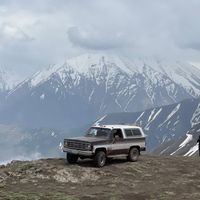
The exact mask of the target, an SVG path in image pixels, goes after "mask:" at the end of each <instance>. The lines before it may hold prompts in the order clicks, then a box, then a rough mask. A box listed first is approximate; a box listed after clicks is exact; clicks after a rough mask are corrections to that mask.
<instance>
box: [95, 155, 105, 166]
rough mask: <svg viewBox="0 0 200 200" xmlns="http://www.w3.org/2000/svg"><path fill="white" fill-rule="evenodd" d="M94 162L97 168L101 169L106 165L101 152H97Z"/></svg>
mask: <svg viewBox="0 0 200 200" xmlns="http://www.w3.org/2000/svg"><path fill="white" fill-rule="evenodd" d="M94 162H95V165H96V166H97V167H103V166H104V165H105V163H106V154H105V152H103V151H98V152H97V153H96V155H95V157H94Z"/></svg>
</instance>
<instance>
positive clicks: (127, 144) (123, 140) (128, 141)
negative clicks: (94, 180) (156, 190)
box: [63, 125, 146, 167]
mask: <svg viewBox="0 0 200 200" xmlns="http://www.w3.org/2000/svg"><path fill="white" fill-rule="evenodd" d="M145 150H146V143H145V135H144V133H143V131H142V129H141V128H140V127H138V126H132V125H96V126H92V127H91V128H90V129H89V130H88V132H87V133H86V135H85V136H84V137H75V138H69V139H64V147H63V151H64V152H66V153H67V156H66V158H67V161H68V163H71V164H72V163H76V162H77V160H78V158H81V159H84V158H92V159H94V162H95V164H96V166H97V167H103V166H104V165H105V163H106V159H107V158H114V157H117V156H126V157H127V159H128V160H129V161H132V162H134V161H137V160H138V157H139V155H140V152H141V151H145Z"/></svg>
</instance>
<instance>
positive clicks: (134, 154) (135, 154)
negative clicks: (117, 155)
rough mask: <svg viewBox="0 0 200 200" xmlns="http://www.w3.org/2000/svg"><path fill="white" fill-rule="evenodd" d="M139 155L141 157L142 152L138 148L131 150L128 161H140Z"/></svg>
mask: <svg viewBox="0 0 200 200" xmlns="http://www.w3.org/2000/svg"><path fill="white" fill-rule="evenodd" d="M139 155H140V152H139V150H138V148H136V147H133V148H131V149H130V151H129V154H128V157H127V159H128V161H131V162H136V161H137V160H138V157H139Z"/></svg>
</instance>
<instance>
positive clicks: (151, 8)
mask: <svg viewBox="0 0 200 200" xmlns="http://www.w3.org/2000/svg"><path fill="white" fill-rule="evenodd" d="M199 7H200V1H199V0H191V1H181V0H173V1H168V0H164V1H160V0H154V1H148V0H140V1H136V0H123V1H121V0H101V1H99V0H92V1H91V0H85V1H84V3H83V1H81V0H59V1H54V0H43V1H39V0H35V1H27V0H7V1H4V0H2V1H1V2H0V18H1V21H0V36H1V37H0V60H1V62H2V64H3V65H6V66H13V67H16V68H18V69H23V71H24V70H26V69H27V71H30V70H31V69H36V68H37V69H38V68H40V67H44V66H47V65H52V64H54V63H56V62H58V61H60V60H61V59H64V58H67V57H71V56H74V55H78V54H80V53H84V52H88V51H99V50H100V51H102V50H103V51H112V52H114V53H115V52H117V53H123V54H126V55H127V56H129V57H133V56H135V55H140V56H143V55H145V56H148V55H149V56H152V55H153V56H154V55H156V56H167V57H177V58H178V59H186V60H189V61H193V62H200V56H199V54H200V39H199V34H200V24H199V23H198V19H199V18H200V12H199Z"/></svg>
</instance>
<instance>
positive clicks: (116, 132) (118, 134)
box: [112, 129, 123, 139]
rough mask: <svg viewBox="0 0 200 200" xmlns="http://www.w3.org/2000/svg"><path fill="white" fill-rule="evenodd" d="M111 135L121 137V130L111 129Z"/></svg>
mask: <svg viewBox="0 0 200 200" xmlns="http://www.w3.org/2000/svg"><path fill="white" fill-rule="evenodd" d="M112 132H113V137H114V138H115V137H116V136H118V137H119V138H121V139H123V135H122V131H121V129H113V131H112Z"/></svg>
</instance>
